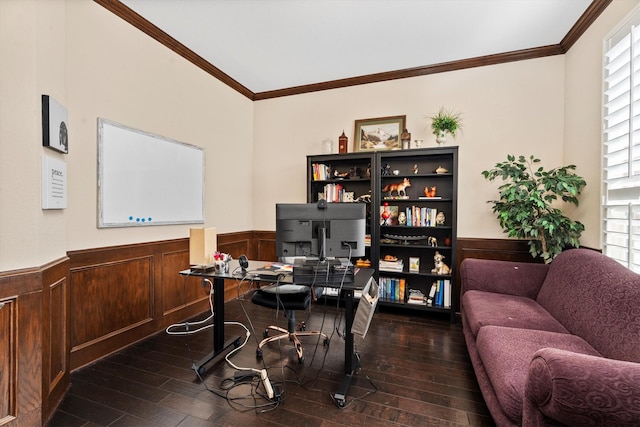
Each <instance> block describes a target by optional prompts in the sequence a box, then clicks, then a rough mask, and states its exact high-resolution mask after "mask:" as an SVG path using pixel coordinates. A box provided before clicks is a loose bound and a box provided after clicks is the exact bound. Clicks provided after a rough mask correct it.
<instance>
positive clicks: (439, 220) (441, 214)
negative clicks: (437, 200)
mask: <svg viewBox="0 0 640 427" xmlns="http://www.w3.org/2000/svg"><path fill="white" fill-rule="evenodd" d="M444 220H445V218H444V212H442V211H441V212H438V214H437V215H436V225H444Z"/></svg>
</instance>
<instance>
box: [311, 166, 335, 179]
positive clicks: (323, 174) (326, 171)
mask: <svg viewBox="0 0 640 427" xmlns="http://www.w3.org/2000/svg"><path fill="white" fill-rule="evenodd" d="M311 166H312V167H313V180H314V181H324V180H326V179H329V178H330V173H331V168H330V167H329V166H327V165H325V164H323V163H314V164H313V165H311Z"/></svg>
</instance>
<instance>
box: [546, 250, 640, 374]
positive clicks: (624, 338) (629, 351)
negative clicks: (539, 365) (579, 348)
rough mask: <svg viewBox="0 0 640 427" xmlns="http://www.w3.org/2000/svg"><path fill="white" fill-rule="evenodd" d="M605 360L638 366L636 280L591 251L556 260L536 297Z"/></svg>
mask: <svg viewBox="0 0 640 427" xmlns="http://www.w3.org/2000/svg"><path fill="white" fill-rule="evenodd" d="M537 301H538V303H539V304H540V305H541V306H543V307H544V308H545V309H546V310H547V311H548V312H549V313H550V314H551V315H552V316H553V317H555V318H556V319H557V320H558V321H559V322H560V323H562V325H563V326H564V327H565V328H567V330H568V331H569V332H570V333H572V334H575V335H578V336H579V337H581V338H582V339H584V340H585V341H587V342H588V343H589V344H591V345H592V346H593V348H595V349H596V350H597V351H599V352H600V353H601V354H602V355H603V356H604V357H608V358H612V359H619V360H627V361H630V362H640V275H638V274H636V273H634V272H632V271H631V270H629V269H627V268H626V267H624V266H622V265H620V264H619V263H618V262H616V261H614V260H613V259H611V258H609V257H607V256H605V255H603V254H601V253H599V252H596V251H592V250H589V249H571V250H568V251H565V252H563V253H561V254H560V255H558V256H557V257H556V258H555V259H554V260H553V262H552V263H551V267H550V268H549V273H548V274H547V277H546V279H545V281H544V283H543V284H542V288H541V289H540V293H539V294H538V298H537Z"/></svg>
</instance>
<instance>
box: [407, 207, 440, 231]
mask: <svg viewBox="0 0 640 427" xmlns="http://www.w3.org/2000/svg"><path fill="white" fill-rule="evenodd" d="M406 215H407V226H409V227H435V226H436V215H438V210H437V209H435V208H425V207H421V206H410V207H409V206H408V207H407V209H406Z"/></svg>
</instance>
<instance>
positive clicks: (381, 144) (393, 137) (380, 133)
mask: <svg viewBox="0 0 640 427" xmlns="http://www.w3.org/2000/svg"><path fill="white" fill-rule="evenodd" d="M406 117H407V116H389V117H378V118H374V119H362V120H356V122H355V132H354V138H353V141H354V146H353V151H356V152H357V151H387V150H400V149H401V148H402V142H401V141H400V135H402V131H403V130H404V128H405V126H406Z"/></svg>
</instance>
